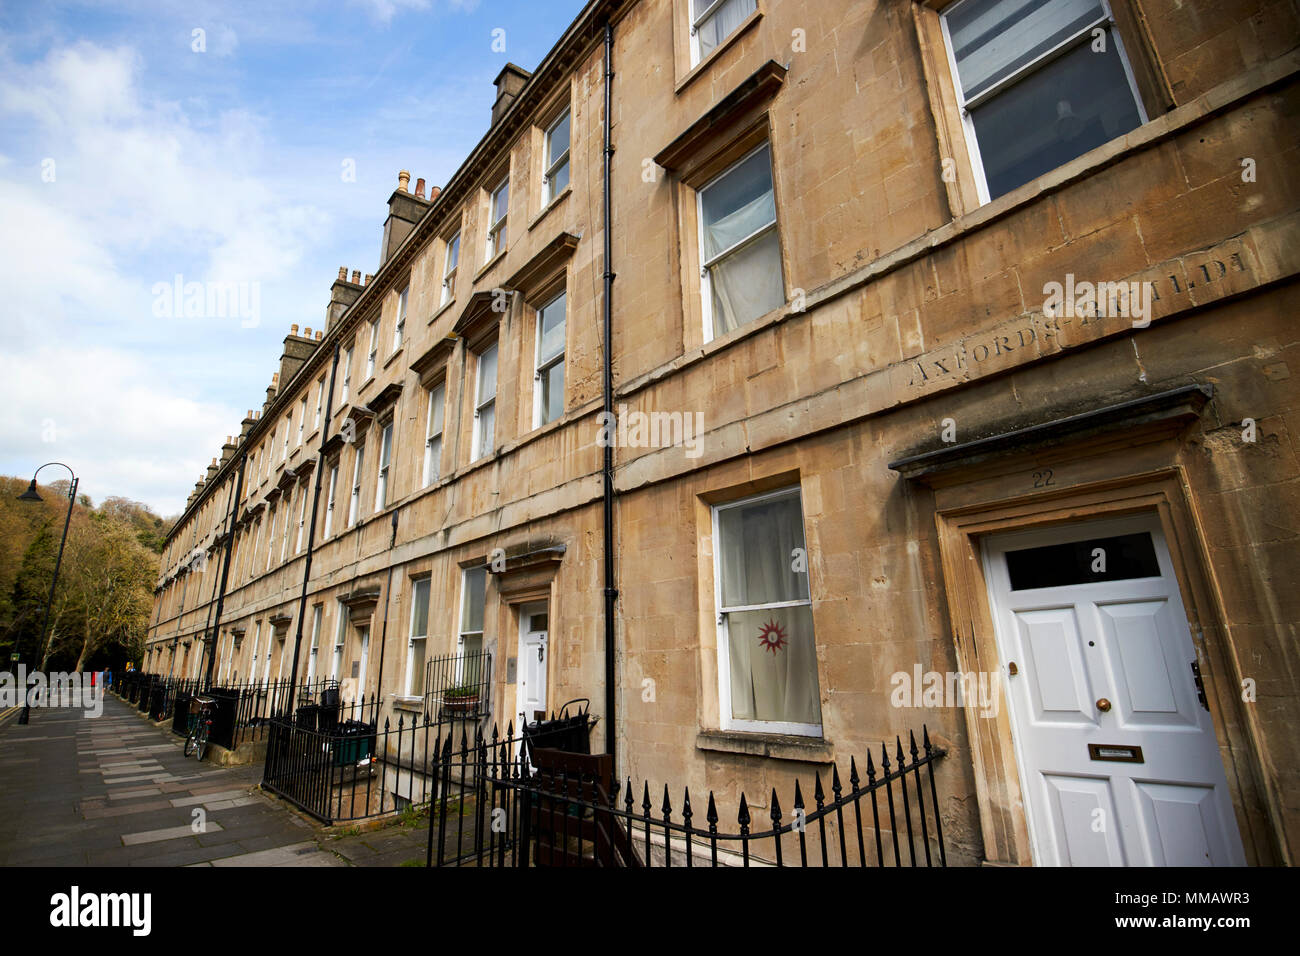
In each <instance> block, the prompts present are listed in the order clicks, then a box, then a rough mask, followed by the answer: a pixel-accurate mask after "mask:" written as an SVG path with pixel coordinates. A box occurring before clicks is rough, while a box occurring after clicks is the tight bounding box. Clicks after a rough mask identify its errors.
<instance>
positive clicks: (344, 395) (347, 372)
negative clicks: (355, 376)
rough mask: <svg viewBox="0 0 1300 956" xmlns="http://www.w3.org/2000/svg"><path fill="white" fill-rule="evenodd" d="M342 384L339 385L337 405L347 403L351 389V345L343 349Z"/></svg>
mask: <svg viewBox="0 0 1300 956" xmlns="http://www.w3.org/2000/svg"><path fill="white" fill-rule="evenodd" d="M342 362H343V384H342V385H341V386H340V387H339V407H340V408H341V407H343V406H344V405H346V404H347V403H348V396H349V395H350V394H351V391H352V346H350V345H349V346H348V347H347V348H345V349H344V350H343V358H342Z"/></svg>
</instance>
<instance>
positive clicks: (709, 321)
mask: <svg viewBox="0 0 1300 956" xmlns="http://www.w3.org/2000/svg"><path fill="white" fill-rule="evenodd" d="M698 197H699V217H700V258H701V260H702V269H701V292H702V293H703V297H704V314H705V321H704V326H705V328H704V335H705V339H706V340H708V339H712V338H715V337H717V336H719V335H722V334H724V333H726V332H730V331H731V330H732V329H735V328H739V327H740V326H742V325H744V324H745V323H746V322H750V321H752V320H753V319H756V318H758V317H759V316H761V315H764V314H765V313H767V312H770V311H771V310H772V309H775V308H776V307H777V306H779V305H781V303H783V302H784V301H785V281H784V278H783V276H782V273H781V240H780V236H779V235H778V233H777V224H776V197H775V195H774V193H773V190H772V156H771V150H770V148H769V146H768V144H767V143H764V144H763V145H762V146H760V147H758V148H757V149H755V150H753V151H752V152H751V153H749V154H748V155H747V156H745V157H744V158H743V159H741V160H740V161H739V162H737V163H736V164H734V165H733V166H731V167H730V168H729V169H727V170H725V171H724V172H723V173H721V174H720V175H718V176H716V177H715V178H714V179H712V180H710V181H709V182H708V183H706V184H705V185H703V186H702V187H700V189H699V192H698Z"/></svg>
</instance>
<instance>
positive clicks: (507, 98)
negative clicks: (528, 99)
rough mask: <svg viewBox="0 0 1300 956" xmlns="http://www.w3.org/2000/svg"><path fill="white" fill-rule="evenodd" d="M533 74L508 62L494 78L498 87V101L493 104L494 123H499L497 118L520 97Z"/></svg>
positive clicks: (503, 114)
mask: <svg viewBox="0 0 1300 956" xmlns="http://www.w3.org/2000/svg"><path fill="white" fill-rule="evenodd" d="M531 76H532V74H531V73H529V72H528V71H527V70H525V69H524V68H523V67H521V66H515V64H513V63H507V64H506V65H505V66H504V67H503V68H502V70H501V72H500V73H498V74H497V78H496V79H495V80H493V82H494V83H495V84H496V88H497V98H496V102H495V103H493V104H492V125H493V126H496V125H497V120H499V119H501V117H502V116H505V114H506V110H508V109H510V105H511V104H512V103H514V101H515V100H516V99H518V97H519V93H520V91H521V90H522V89H523V88H524V84H526V83H527V82H528V78H529V77H531Z"/></svg>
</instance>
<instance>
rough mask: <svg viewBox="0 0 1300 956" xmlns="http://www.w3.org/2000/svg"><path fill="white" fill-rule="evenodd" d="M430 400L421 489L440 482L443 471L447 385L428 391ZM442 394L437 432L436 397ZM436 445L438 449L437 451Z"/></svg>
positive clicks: (441, 383)
mask: <svg viewBox="0 0 1300 956" xmlns="http://www.w3.org/2000/svg"><path fill="white" fill-rule="evenodd" d="M428 392H429V398H428V401H427V403H426V408H425V419H424V420H425V425H424V428H425V433H424V476H423V478H422V481H421V485H420V487H422V488H427V487H428V486H429V485H431V484H432V483H433V482H435V481H437V480H438V477H439V473H440V472H441V471H442V462H441V461H440V459H441V458H442V434H443V430H444V428H445V427H446V420H447V383H446V382H439V383H438V384H437V385H434V386H433V387H432V388H430V389H429V390H428ZM438 394H441V396H442V400H441V402H440V403H439V404H438V421H437V430H436V431H435V430H434V396H436V395H438ZM435 443H436V445H437V449H436V450H435V448H434V446H435Z"/></svg>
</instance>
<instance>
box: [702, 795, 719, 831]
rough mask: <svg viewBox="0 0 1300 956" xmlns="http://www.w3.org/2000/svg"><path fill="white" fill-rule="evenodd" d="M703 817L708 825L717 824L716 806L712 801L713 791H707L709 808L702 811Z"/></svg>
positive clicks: (714, 825) (713, 825)
mask: <svg viewBox="0 0 1300 956" xmlns="http://www.w3.org/2000/svg"><path fill="white" fill-rule="evenodd" d="M704 819H705V820H707V821H708V823H709V826H710V827H716V826H717V825H718V807H717V805H716V804H715V803H714V802H713V791H712V790H710V791H709V808H708V810H706V811H705V813H704Z"/></svg>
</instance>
